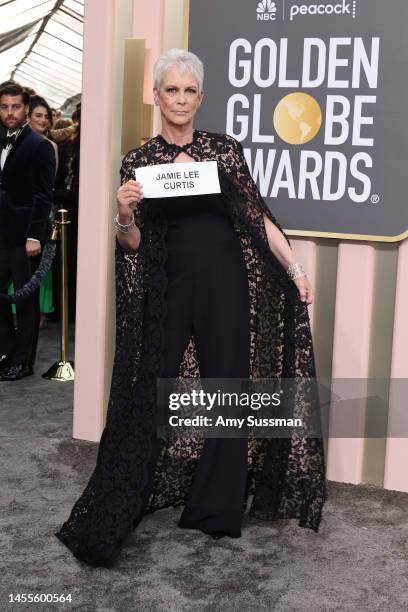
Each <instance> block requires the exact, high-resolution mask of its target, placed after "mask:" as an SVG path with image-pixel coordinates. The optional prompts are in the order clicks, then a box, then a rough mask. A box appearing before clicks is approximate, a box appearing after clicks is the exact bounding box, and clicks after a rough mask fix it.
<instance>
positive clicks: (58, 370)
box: [42, 208, 75, 382]
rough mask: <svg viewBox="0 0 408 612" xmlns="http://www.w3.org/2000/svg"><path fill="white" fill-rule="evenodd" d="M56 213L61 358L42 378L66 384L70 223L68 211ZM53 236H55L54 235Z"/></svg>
mask: <svg viewBox="0 0 408 612" xmlns="http://www.w3.org/2000/svg"><path fill="white" fill-rule="evenodd" d="M58 213H59V214H60V219H59V220H56V221H55V227H54V229H53V232H59V234H60V237H61V331H60V341H61V342H60V345H61V358H60V361H57V362H56V363H54V365H52V366H51V367H50V369H49V370H47V372H45V374H43V375H42V377H43V378H48V379H49V380H57V381H61V382H66V381H68V380H74V378H75V376H74V362H73V361H69V359H68V356H69V350H68V349H69V338H68V251H67V225H69V224H70V223H71V221H68V211H67V210H65V209H64V208H61V209H60V210H59V211H58ZM54 235H55V234H54Z"/></svg>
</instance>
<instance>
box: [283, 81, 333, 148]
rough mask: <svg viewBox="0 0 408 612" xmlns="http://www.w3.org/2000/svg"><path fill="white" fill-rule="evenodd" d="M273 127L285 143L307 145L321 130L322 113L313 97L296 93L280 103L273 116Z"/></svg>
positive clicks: (299, 92)
mask: <svg viewBox="0 0 408 612" xmlns="http://www.w3.org/2000/svg"><path fill="white" fill-rule="evenodd" d="M273 125H274V128H275V131H276V133H277V134H278V136H279V138H281V139H282V140H283V141H284V142H287V143H288V144H293V145H301V144H305V143H306V142H309V141H310V140H312V139H313V138H314V137H315V136H316V134H317V133H318V131H319V130H320V126H321V125H322V111H321V109H320V106H319V104H318V102H316V100H315V99H314V98H313V96H310V95H309V94H306V93H303V92H301V91H296V92H294V93H291V94H288V95H287V96H285V97H284V98H282V100H280V101H279V102H278V104H277V106H276V108H275V112H274V114H273Z"/></svg>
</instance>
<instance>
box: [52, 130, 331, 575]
mask: <svg viewBox="0 0 408 612" xmlns="http://www.w3.org/2000/svg"><path fill="white" fill-rule="evenodd" d="M182 150H184V151H186V152H187V154H188V155H190V156H191V157H192V158H193V159H194V160H196V161H207V160H216V161H217V163H218V169H219V175H220V181H221V188H222V194H221V195H220V196H216V197H214V196H212V197H211V198H209V199H208V198H207V200H206V197H204V196H203V197H198V196H196V198H197V200H196V201H195V202H194V200H195V199H194V198H192V200H193V201H191V202H189V201H188V199H185V200H184V202H183V203H182V202H181V201H179V202H177V199H176V198H174V199H173V208H171V206H172V204H171V203H170V201H171V199H167V202H162V204H163V205H159V206H149V201H148V200H147V199H145V200H144V201H142V203H141V205H140V207H139V208H138V209H137V211H136V214H135V219H136V222H137V224H138V226H139V228H140V230H141V235H142V240H141V245H140V248H139V251H138V252H137V253H136V254H131V253H126V252H124V251H123V249H122V248H121V247H120V245H119V243H118V242H117V244H116V305H117V316H116V352H115V360H114V367H113V374H112V384H111V393H110V399H109V405H108V412H107V419H106V425H105V428H104V431H103V433H102V436H101V440H100V445H99V451H98V458H97V464H96V467H95V469H94V471H93V473H92V475H91V478H90V480H89V482H88V485H87V487H86V488H85V490H84V492H83V493H82V495H81V496H80V497H79V499H78V500H77V502H76V503H75V504H74V507H73V508H72V511H71V513H70V516H69V518H68V519H67V521H66V522H65V523H64V524H63V525H62V527H61V528H60V530H59V531H58V532H57V533H56V534H55V535H56V536H57V537H58V538H59V539H60V540H61V542H63V543H64V544H65V545H66V546H67V547H68V548H69V549H70V550H71V551H72V553H73V554H74V555H75V556H76V557H77V558H78V559H81V560H82V561H85V562H86V563H88V564H90V565H95V566H103V567H111V566H112V565H113V564H114V563H115V561H116V559H117V557H118V556H119V554H120V551H121V549H122V547H123V544H124V542H125V541H126V539H127V537H128V536H129V534H130V533H131V532H132V530H133V529H134V528H135V527H136V526H137V525H138V524H139V522H140V520H141V519H142V517H143V516H144V515H145V514H146V513H148V512H154V511H156V510H158V509H160V508H165V507H168V506H173V507H177V506H184V511H183V513H182V514H181V517H180V522H179V524H180V526H181V527H188V528H196V529H201V530H202V531H204V532H207V533H212V532H213V531H220V530H221V531H225V532H226V533H227V534H228V535H231V536H235V537H237V536H239V535H240V525H241V518H242V512H241V510H242V507H243V506H244V505H245V502H246V501H247V499H248V496H249V495H251V496H252V501H251V504H250V507H249V514H250V516H254V517H257V518H260V519H263V520H276V519H279V518H297V519H298V520H299V525H300V526H302V527H308V528H311V529H313V530H315V531H316V532H317V531H318V528H319V524H320V520H321V514H322V508H323V505H324V502H325V500H326V497H327V493H326V481H325V461H324V454H323V442H322V439H321V437H319V436H317V437H316V436H315V437H310V436H309V435H306V430H307V424H308V423H309V422H310V421H314V420H315V417H316V414H318V413H319V405H318V403H316V397H315V395H314V394H312V395H310V393H309V389H310V386H309V385H308V382H307V381H309V380H310V379H312V380H313V379H315V375H316V372H315V363H314V354H313V343H312V337H311V332H310V323H309V317H308V311H307V305H306V304H305V303H304V302H302V301H301V300H300V298H299V293H298V290H297V288H296V286H295V284H294V283H293V281H291V280H290V279H289V277H288V275H287V274H286V271H285V270H284V268H283V267H282V265H281V264H280V262H279V261H278V260H277V259H276V257H275V256H274V255H273V253H272V252H271V250H270V248H269V245H268V241H267V237H266V233H265V225H264V217H265V216H266V217H268V218H269V219H270V220H271V221H272V222H273V223H274V224H275V225H276V226H277V227H278V228H279V230H280V231H281V232H282V233H283V234H284V232H283V230H282V228H281V227H280V225H279V223H278V222H277V220H276V219H275V217H274V216H273V214H272V213H271V212H270V211H269V209H268V208H267V206H266V205H265V203H264V201H263V199H262V197H261V196H260V193H259V191H258V188H257V186H256V184H255V183H254V181H253V180H252V177H251V175H250V173H249V170H248V167H247V165H246V162H245V159H244V156H243V153H242V147H241V145H240V144H239V143H238V142H237V141H236V140H234V139H233V138H231V137H230V136H227V135H223V134H212V133H209V132H204V131H198V130H196V131H195V132H194V138H193V141H192V142H191V143H189V144H188V145H186V146H185V147H178V146H176V145H171V144H168V143H167V142H166V141H165V140H164V139H163V138H162V137H161V136H158V137H155V138H152V139H151V140H150V141H149V142H147V143H146V144H145V145H143V146H142V147H140V148H138V149H135V150H133V151H130V152H129V153H128V154H127V155H126V156H125V158H124V160H123V163H122V168H121V175H122V182H124V181H127V180H129V179H130V178H134V169H135V168H137V167H138V166H146V165H151V164H163V163H170V162H173V161H174V160H175V159H176V157H177V156H178V155H179V153H180V152H181V151H182ZM179 200H180V199H179ZM150 204H151V202H150ZM190 204H191V206H190ZM195 204H197V206H196V208H193V207H194V205H195ZM164 205H166V206H168V208H167V209H164ZM183 206H184V207H187V210H188V214H184V213H182V214H180V213H181V212H182V209H183ZM200 206H201V208H202V211H201V213H200ZM191 210H194V211H195V214H193V215H191ZM166 211H167V212H166ZM200 215H201V217H200ZM198 217H200V222H199V223H196V221H197V219H198ZM187 228H188V232H187V231H186V230H187ZM201 233H202V235H201ZM208 235H211V239H210V240H209V239H208ZM284 235H285V238H286V240H287V241H288V243H289V239H288V238H287V236H286V234H284ZM187 236H189V237H190V238H189V239H187V240H186V239H185V238H186V237H187ZM180 237H182V238H183V239H182V240H180ZM192 237H194V240H193V239H192ZM289 244H290V243H289ZM186 249H187V250H188V249H190V252H189V253H187V252H186ZM191 249H193V250H192V251H191ZM203 253H205V257H203V256H202V255H203ZM187 256H188V265H187V266H186V265H185V263H186V257H187ZM210 272H211V273H210ZM197 279H199V280H200V282H197ZM208 283H210V284H208ZM211 283H213V284H212V285H211ZM181 288H182V289H181ZM183 291H184V292H185V293H183ZM219 291H221V292H222V293H221V295H222V296H223V300H221V302H216V299H217V295H218V292H219ZM234 292H235V293H234ZM236 292H238V293H236ZM197 296H198V299H197ZM215 304H217V306H218V308H217V310H219V313H220V314H219V316H216V314H214V307H215V306H214V305H215ZM237 304H239V305H240V307H239V308H237ZM220 307H223V308H224V312H222V308H221V310H220ZM179 309H181V310H180V311H179ZM211 309H213V310H211ZM180 313H181V314H182V315H183V316H181V318H180V316H178V315H180ZM227 315H228V316H227ZM206 317H207V319H206ZM208 317H209V320H210V322H211V323H212V325H211V326H209V325H206V324H204V323H203V322H204V321H205V320H208ZM227 319H228V321H227ZM222 321H224V322H226V324H227V326H226V327H225V326H224V328H225V329H224V328H223V329H224V331H223V332H222V333H226V334H227V336H226V338H223V341H222V342H221V341H220V340H221V338H219V341H218V342H213V343H212V341H211V333H210V332H209V331H208V330H211V329H217V325H219V324H220V323H221V322H222ZM173 324H174V325H175V327H176V329H177V331H176V332H175V333H174V325H173ZM228 325H230V327H229V328H228ZM178 326H179V327H178ZM237 326H238V327H240V329H241V332H242V333H238V334H237V333H234V330H235V332H236V329H237ZM244 330H245V331H244ZM217 331H218V332H219V330H217ZM219 333H221V332H219ZM234 343H235V344H234ZM215 347H216V348H217V349H218V350H219V349H221V353H220V355H218V351H217V350H216V348H215ZM223 350H225V354H224V357H223V358H222V359H219V357H220V356H221V357H222V351H223ZM233 356H235V359H236V360H235V361H234V359H233ZM217 359H218V362H217ZM217 363H218V365H217ZM222 364H229V365H228V368H230V369H228V370H223V369H222V368H223V367H227V366H225V365H222ZM176 369H177V370H178V371H177V372H176ZM164 372H167V373H169V372H170V373H171V375H177V374H178V376H179V377H180V379H181V380H182V379H183V378H185V377H187V378H190V377H199V376H201V377H204V373H207V376H215V377H216V376H225V375H227V376H229V375H231V376H232V377H240V376H243V377H245V376H247V375H248V376H249V378H251V379H254V380H255V379H259V378H272V379H285V378H290V379H295V378H296V380H297V381H298V386H297V389H298V395H297V396H296V397H295V399H294V401H293V405H292V416H293V417H294V418H301V419H302V422H303V423H305V427H306V428H305V434H304V435H302V431H299V430H297V432H296V434H295V433H294V434H293V435H292V436H291V437H289V438H278V439H259V438H257V439H254V438H249V439H248V440H244V439H237V440H222V439H212V440H208V439H207V440H205V439H203V438H202V436H199V435H197V436H196V437H188V438H183V437H180V438H178V439H177V438H176V439H175V438H174V436H173V437H171V438H169V439H165V440H157V437H156V434H157V431H156V425H157V419H156V414H157V397H156V392H157V390H156V380H157V377H160V376H162V375H163V373H164ZM225 372H228V374H225ZM230 373H232V374H230ZM228 443H233V445H232V446H231V447H228ZM234 445H235V446H234ZM229 458H233V459H235V460H236V465H238V466H239V469H237V470H236V474H237V475H238V477H237V479H236V481H234V480H232V481H231V482H230V485H231V486H230V488H229V490H228V491H229V493H230V494H231V496H229V495H223V491H222V487H223V486H225V483H226V482H227V481H228V478H229V477H230V476H231V470H232V467H233V463H234V461H231V462H229ZM220 466H221V469H220ZM227 498H228V499H230V502H228V499H227ZM207 500H208V503H207ZM219 500H221V502H220V504H219V505H218V507H217V503H216V502H217V501H219ZM242 502H243V504H242ZM241 504H242V505H241ZM135 545H137V538H136V539H135Z"/></svg>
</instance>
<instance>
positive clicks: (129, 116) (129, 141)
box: [121, 38, 145, 155]
mask: <svg viewBox="0 0 408 612" xmlns="http://www.w3.org/2000/svg"><path fill="white" fill-rule="evenodd" d="M144 60H145V41H144V40H138V39H136V38H127V39H125V58H124V79H123V111H122V113H123V114H122V146H121V151H122V154H123V155H125V154H126V153H127V152H128V151H130V149H134V148H135V147H139V146H140V144H141V141H142V139H143V137H144V136H145V134H144V133H143V131H144V130H143V111H144V109H143V85H144Z"/></svg>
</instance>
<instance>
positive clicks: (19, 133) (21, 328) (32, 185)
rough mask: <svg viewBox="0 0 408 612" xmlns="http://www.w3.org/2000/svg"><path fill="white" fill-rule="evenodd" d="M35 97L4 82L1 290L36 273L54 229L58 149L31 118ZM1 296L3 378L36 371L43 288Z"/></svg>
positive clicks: (0, 106) (0, 93)
mask: <svg viewBox="0 0 408 612" xmlns="http://www.w3.org/2000/svg"><path fill="white" fill-rule="evenodd" d="M28 103H29V96H28V94H27V93H26V92H25V91H24V90H23V88H22V87H21V86H20V85H18V84H17V83H14V84H13V83H7V84H5V85H4V86H2V87H0V119H1V122H2V124H3V126H4V127H5V128H6V130H7V132H6V136H5V137H3V138H2V139H1V141H0V183H1V191H0V291H1V292H4V293H5V292H6V291H7V288H8V286H9V284H10V282H11V281H12V282H13V284H14V287H15V290H17V289H19V288H20V287H22V286H23V285H24V284H25V283H26V282H27V281H28V280H29V279H30V278H31V276H32V275H33V274H34V272H35V270H36V269H37V268H38V265H39V263H40V261H41V249H42V244H43V243H44V242H45V241H46V240H47V238H48V234H49V231H50V224H49V214H50V211H51V207H52V201H53V187H54V178H55V154H54V150H53V147H52V145H51V143H50V142H49V141H48V140H46V139H45V138H43V137H42V136H39V135H38V134H36V133H35V132H34V131H33V130H32V129H31V128H30V126H29V125H28V124H27V123H26V117H27V112H28ZM16 318H17V328H16V329H15V328H14V324H13V317H12V312H11V307H10V305H9V304H6V303H3V302H1V301H0V380H19V379H21V378H23V377H25V376H30V375H31V374H33V364H34V361H35V354H36V349H37V340H38V331H39V324H40V312H39V290H37V291H36V292H35V293H34V294H32V295H31V296H30V297H29V298H27V299H26V300H25V301H24V302H23V303H22V304H19V305H17V307H16Z"/></svg>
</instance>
